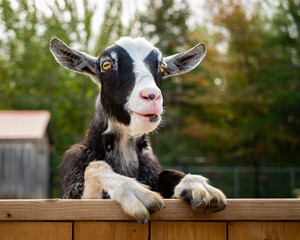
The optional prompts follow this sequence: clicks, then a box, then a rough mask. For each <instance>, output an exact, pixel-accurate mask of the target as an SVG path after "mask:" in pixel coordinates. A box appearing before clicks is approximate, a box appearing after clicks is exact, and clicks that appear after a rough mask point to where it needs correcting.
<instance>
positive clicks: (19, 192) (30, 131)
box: [0, 111, 53, 198]
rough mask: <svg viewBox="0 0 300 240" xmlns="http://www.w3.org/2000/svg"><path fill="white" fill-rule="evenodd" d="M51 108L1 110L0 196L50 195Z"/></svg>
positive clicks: (31, 196)
mask: <svg viewBox="0 0 300 240" xmlns="http://www.w3.org/2000/svg"><path fill="white" fill-rule="evenodd" d="M49 121H50V113H49V112H48V111H0V198H47V197H48V196H49V178H50V177H49V175H50V152H51V149H52V146H53V141H52V138H51V134H50V131H49V127H48V126H49Z"/></svg>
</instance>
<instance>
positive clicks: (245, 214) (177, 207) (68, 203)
mask: <svg viewBox="0 0 300 240" xmlns="http://www.w3.org/2000/svg"><path fill="white" fill-rule="evenodd" d="M165 203H166V208H165V209H163V210H162V211H160V212H156V213H154V214H152V215H151V219H150V220H151V221H295V220H296V221H299V220H300V199H229V200H228V204H227V208H226V209H225V210H224V211H221V212H218V213H205V214H199V213H195V212H194V211H193V210H192V209H191V207H190V206H189V205H188V204H187V203H185V202H184V201H182V200H175V199H166V200H165ZM0 221H133V219H132V218H130V217H129V216H127V215H126V214H125V213H124V212H123V211H122V209H121V207H120V205H119V204H118V203H117V202H115V201H113V200H101V199H99V200H62V199H49V200H0Z"/></svg>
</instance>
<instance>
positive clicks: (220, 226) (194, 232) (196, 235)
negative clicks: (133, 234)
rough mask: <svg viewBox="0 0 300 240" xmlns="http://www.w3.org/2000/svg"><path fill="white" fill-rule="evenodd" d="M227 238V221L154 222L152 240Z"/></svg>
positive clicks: (209, 239)
mask: <svg viewBox="0 0 300 240" xmlns="http://www.w3.org/2000/svg"><path fill="white" fill-rule="evenodd" d="M157 239H160V240H196V239H197V240H212V239H216V240H226V223H214V222H160V221H157V222H152V223H151V240H157Z"/></svg>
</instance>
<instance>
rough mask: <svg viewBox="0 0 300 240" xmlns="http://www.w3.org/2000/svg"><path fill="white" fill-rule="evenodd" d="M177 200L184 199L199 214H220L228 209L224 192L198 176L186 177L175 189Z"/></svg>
mask: <svg viewBox="0 0 300 240" xmlns="http://www.w3.org/2000/svg"><path fill="white" fill-rule="evenodd" d="M174 197H175V198H182V199H183V200H185V201H186V202H187V203H189V204H190V205H191V207H192V209H193V210H194V211H195V212H197V213H211V212H218V211H221V210H223V209H225V208H226V202H227V201H226V197H225V195H224V193H223V192H222V191H220V190H219V189H217V188H214V187H212V186H211V185H209V184H208V183H207V179H206V178H204V177H202V176H197V175H190V174H188V175H186V176H185V177H184V178H183V179H182V180H181V181H180V183H179V184H178V185H177V186H176V187H175V194H174Z"/></svg>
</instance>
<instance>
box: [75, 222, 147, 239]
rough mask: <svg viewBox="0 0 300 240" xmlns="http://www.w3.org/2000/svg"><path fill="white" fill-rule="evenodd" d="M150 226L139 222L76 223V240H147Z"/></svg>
mask: <svg viewBox="0 0 300 240" xmlns="http://www.w3.org/2000/svg"><path fill="white" fill-rule="evenodd" d="M148 236H149V224H146V225H145V226H142V225H140V224H138V223H137V222H75V224H74V240H126V239H130V240H147V239H148Z"/></svg>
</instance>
